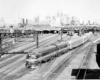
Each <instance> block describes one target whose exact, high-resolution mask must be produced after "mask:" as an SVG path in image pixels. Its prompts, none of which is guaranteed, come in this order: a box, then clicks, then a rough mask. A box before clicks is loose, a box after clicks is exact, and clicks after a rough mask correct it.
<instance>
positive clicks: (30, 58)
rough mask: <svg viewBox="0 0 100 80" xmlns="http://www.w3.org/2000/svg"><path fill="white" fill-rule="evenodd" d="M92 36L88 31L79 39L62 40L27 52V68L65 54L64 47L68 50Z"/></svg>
mask: <svg viewBox="0 0 100 80" xmlns="http://www.w3.org/2000/svg"><path fill="white" fill-rule="evenodd" d="M91 36H92V34H91V33H87V34H86V35H84V36H81V37H79V38H78V39H73V40H69V41H65V42H60V43H58V44H53V45H50V46H47V47H42V48H39V49H36V50H34V51H33V52H31V53H29V54H27V57H26V64H25V65H26V67H27V68H35V67H36V66H37V65H39V64H40V63H44V62H46V61H49V60H52V59H54V58H55V57H57V56H60V55H62V54H64V53H65V52H64V50H62V49H64V48H66V50H70V49H73V48H75V47H78V46H80V45H82V44H84V43H85V42H87V41H88V39H90V37H91ZM60 50H62V52H59V51H60Z"/></svg>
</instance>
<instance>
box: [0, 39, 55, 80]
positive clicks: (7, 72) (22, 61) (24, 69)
mask: <svg viewBox="0 0 100 80" xmlns="http://www.w3.org/2000/svg"><path fill="white" fill-rule="evenodd" d="M50 40H51V41H52V40H53V38H52V39H49V40H46V41H44V42H42V43H41V44H40V46H42V45H45V44H46V43H49V44H50ZM28 49H29V48H28ZM31 49H33V48H31ZM31 49H29V51H30V50H31ZM25 51H28V50H25ZM22 56H23V55H19V57H20V58H21V57H22ZM19 57H16V59H18V58H19ZM16 59H15V60H16ZM15 60H12V61H15ZM24 61H25V59H22V60H21V62H20V63H17V64H16V65H12V66H11V67H9V68H6V70H4V71H1V73H0V74H2V75H1V76H0V79H4V78H5V77H7V75H8V74H9V73H10V72H12V71H13V70H14V69H16V68H17V67H18V66H19V65H22V64H24ZM9 62H11V61H9ZM9 64H10V63H9ZM6 65H7V63H4V65H3V66H1V67H2V68H3V67H4V66H6ZM16 66H17V67H16ZM12 67H13V68H12ZM20 71H22V73H25V72H26V71H27V70H26V68H22V69H21V70H19V71H17V72H18V73H20ZM28 71H29V70H28ZM3 73H6V74H3ZM10 77H11V76H10ZM7 78H8V77H7ZM5 80H7V79H5ZM9 80H10V79H9Z"/></svg>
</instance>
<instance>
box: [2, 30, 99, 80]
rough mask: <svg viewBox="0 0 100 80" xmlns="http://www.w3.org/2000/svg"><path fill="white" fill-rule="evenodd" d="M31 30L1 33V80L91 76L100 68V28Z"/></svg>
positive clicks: (66, 79)
mask: <svg viewBox="0 0 100 80" xmlns="http://www.w3.org/2000/svg"><path fill="white" fill-rule="evenodd" d="M70 29H71V28H70ZM72 31H74V32H72ZM75 31H76V32H75ZM29 32H30V33H29ZM29 32H27V33H25V32H24V33H20V32H19V33H16V32H13V33H8V32H4V33H3V32H1V34H0V35H1V37H0V39H1V54H0V55H1V58H0V80H77V79H89V78H90V77H89V76H90V75H89V70H90V72H91V70H92V69H93V70H94V69H99V66H98V64H97V62H96V57H95V55H96V51H97V50H96V48H97V47H96V45H97V44H98V43H99V38H100V35H99V30H98V31H96V30H95V31H93V30H92V29H91V28H90V29H88V30H85V29H84V33H82V32H83V31H82V29H81V31H80V30H76V29H73V30H70V31H69V30H68V29H66V28H62V29H60V30H56V29H55V30H52V31H51V32H50V31H48V30H44V32H42V31H34V32H33V31H32V32H31V31H29ZM77 32H78V33H77ZM93 65H95V66H93ZM98 71H99V70H98ZM92 72H93V71H92ZM88 75H89V76H88ZM98 76H99V75H98ZM98 76H97V77H96V78H98Z"/></svg>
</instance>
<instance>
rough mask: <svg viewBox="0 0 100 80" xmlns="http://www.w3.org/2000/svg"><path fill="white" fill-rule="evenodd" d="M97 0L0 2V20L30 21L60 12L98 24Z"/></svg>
mask: <svg viewBox="0 0 100 80" xmlns="http://www.w3.org/2000/svg"><path fill="white" fill-rule="evenodd" d="M99 2H100V1H99V0H0V18H4V20H5V22H7V23H13V22H15V21H17V20H18V19H19V18H25V19H31V20H33V19H34V17H36V16H39V17H40V18H41V19H42V18H44V17H45V16H47V15H51V16H53V15H55V14H57V12H62V13H64V14H67V15H68V16H71V17H72V16H75V17H77V18H78V19H79V20H80V21H84V22H87V21H88V20H90V21H91V22H98V23H100V17H99V14H100V11H99V7H100V5H99V4H100V3H99Z"/></svg>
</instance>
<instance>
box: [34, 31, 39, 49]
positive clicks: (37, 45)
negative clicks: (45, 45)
mask: <svg viewBox="0 0 100 80" xmlns="http://www.w3.org/2000/svg"><path fill="white" fill-rule="evenodd" d="M35 34H36V35H35V36H36V48H38V47H39V40H38V39H39V38H38V31H35Z"/></svg>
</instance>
